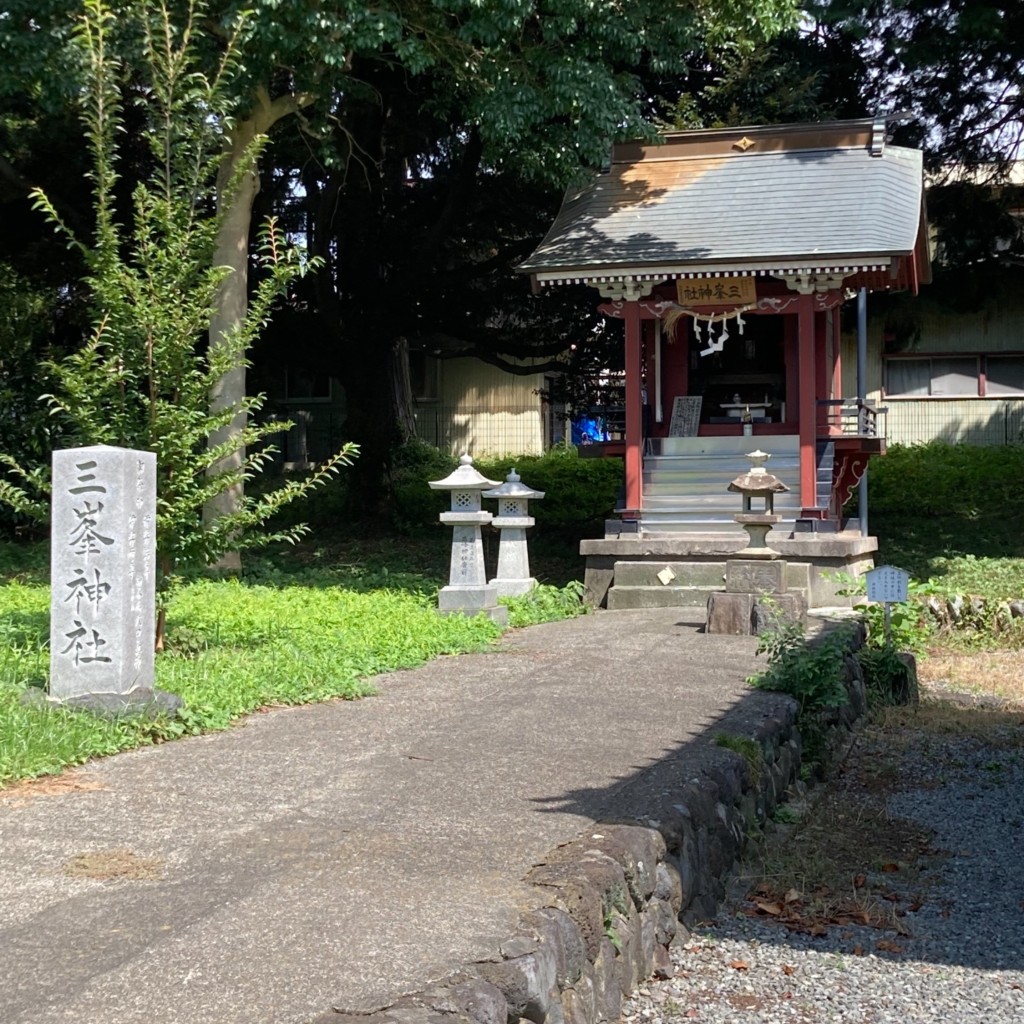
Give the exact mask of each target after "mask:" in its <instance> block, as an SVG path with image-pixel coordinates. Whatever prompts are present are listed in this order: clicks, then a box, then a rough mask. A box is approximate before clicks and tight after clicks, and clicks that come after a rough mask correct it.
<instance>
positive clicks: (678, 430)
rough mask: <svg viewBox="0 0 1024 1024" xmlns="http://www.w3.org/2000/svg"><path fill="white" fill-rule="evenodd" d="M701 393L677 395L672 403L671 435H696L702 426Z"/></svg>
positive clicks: (669, 428) (669, 433)
mask: <svg viewBox="0 0 1024 1024" xmlns="http://www.w3.org/2000/svg"><path fill="white" fill-rule="evenodd" d="M701 401H702V398H701V396H700V395H676V398H675V401H674V402H673V403H672V420H671V422H670V423H669V425H668V436H669V437H696V436H697V430H698V428H699V427H700V405H701Z"/></svg>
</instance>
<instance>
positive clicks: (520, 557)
mask: <svg viewBox="0 0 1024 1024" xmlns="http://www.w3.org/2000/svg"><path fill="white" fill-rule="evenodd" d="M483 496H484V497H485V498H497V499H498V514H497V515H496V516H495V517H494V518H493V519H492V520H491V526H493V527H494V528H495V529H497V530H500V531H501V539H500V540H499V542H498V575H497V576H495V578H494V579H493V580H491V583H492V584H493V585H494V586H495V587H497V589H498V595H499V597H519V596H520V595H522V594H525V593H527V592H528V591H530V590H532V589H533V588H534V587H535V586H537V581H536V580H535V579H533V578H532V577H531V576H530V556H529V552H528V551H527V549H526V531H527V530H528V529H529V528H530V527H531V526H533V523H534V520H533V517H532V516H531V515H529V514H528V512H527V506H528V502H529V501H530V499H531V498H532V499H534V500H538V499H540V498H543V497H544V492H543V491H535V490H533V489H532V488H530V487H527V486H526V484H524V483H523V482H522V480H520V478H519V474H518V473H517V472H516V471H515V470H514V469H513V470H512V472H511V473H509V475H508V477H507V478H506V480H505V482H504V483H503V484H502V485H501V486H500V487H495V488H493V489H492V490H490V491H484V493H483Z"/></svg>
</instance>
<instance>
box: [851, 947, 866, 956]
mask: <svg viewBox="0 0 1024 1024" xmlns="http://www.w3.org/2000/svg"><path fill="white" fill-rule="evenodd" d="M853 955H854V956H863V955H864V947H863V946H854V947H853Z"/></svg>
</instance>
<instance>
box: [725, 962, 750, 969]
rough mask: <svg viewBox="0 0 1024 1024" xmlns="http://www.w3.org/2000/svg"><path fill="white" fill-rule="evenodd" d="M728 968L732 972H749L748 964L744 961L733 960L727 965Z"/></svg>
mask: <svg viewBox="0 0 1024 1024" xmlns="http://www.w3.org/2000/svg"><path fill="white" fill-rule="evenodd" d="M729 966H730V967H731V968H732V969H733V970H734V971H749V970H750V964H748V963H747V961H746V960H733V961H732V963H730V964H729Z"/></svg>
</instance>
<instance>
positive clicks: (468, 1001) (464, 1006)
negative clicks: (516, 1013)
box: [452, 979, 508, 1024]
mask: <svg viewBox="0 0 1024 1024" xmlns="http://www.w3.org/2000/svg"><path fill="white" fill-rule="evenodd" d="M452 998H453V999H454V1001H455V1003H456V1005H457V1006H458V1007H459V1008H460V1009H461V1010H462V1012H463V1013H465V1014H466V1016H467V1017H469V1018H470V1020H472V1021H474V1024H506V1021H507V1020H508V1001H507V1000H506V999H505V994H504V993H503V992H502V991H501V989H499V988H498V987H497V986H495V985H492V984H490V983H489V982H486V981H480V980H478V979H476V980H473V981H466V982H463V983H462V984H461V985H459V986H457V987H456V988H455V990H454V991H453V992H452Z"/></svg>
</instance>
